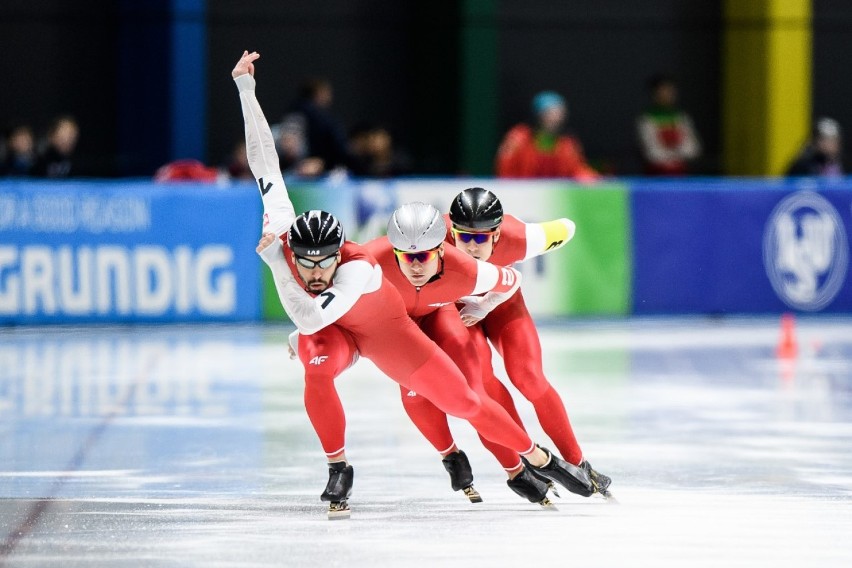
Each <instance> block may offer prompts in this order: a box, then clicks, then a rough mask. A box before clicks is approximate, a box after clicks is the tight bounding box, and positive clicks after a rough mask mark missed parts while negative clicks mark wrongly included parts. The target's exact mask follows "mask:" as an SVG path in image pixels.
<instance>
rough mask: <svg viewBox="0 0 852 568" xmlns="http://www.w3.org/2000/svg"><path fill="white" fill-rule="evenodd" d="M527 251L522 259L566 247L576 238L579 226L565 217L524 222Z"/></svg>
mask: <svg viewBox="0 0 852 568" xmlns="http://www.w3.org/2000/svg"><path fill="white" fill-rule="evenodd" d="M524 225H525V229H526V230H525V232H526V241H527V251H526V254H525V255H524V258H523V259H522V260H526V259H528V258H533V257H535V256H540V255H542V254H544V253H547V252H550V251H554V250H556V249H559V248H562V247H564V246H565V245H566V244H568V241H570V240H571V239H573V238H574V233H575V232H576V231H577V226H576V225H575V224H574V221H572V220H571V219H567V218H565V217H563V218H561V219H556V220H554V221H546V222H544V223H524Z"/></svg>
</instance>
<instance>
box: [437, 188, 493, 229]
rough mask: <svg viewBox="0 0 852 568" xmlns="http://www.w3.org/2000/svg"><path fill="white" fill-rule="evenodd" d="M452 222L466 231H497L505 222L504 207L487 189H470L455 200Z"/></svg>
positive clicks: (451, 210) (451, 215)
mask: <svg viewBox="0 0 852 568" xmlns="http://www.w3.org/2000/svg"><path fill="white" fill-rule="evenodd" d="M450 221H452V223H453V225H454V226H456V227H462V228H465V229H495V228H497V227H498V226H499V225H500V223H502V222H503V206H502V205H501V204H500V200H499V199H497V196H496V195H494V194H493V193H491V192H490V191H488V190H487V189H483V188H481V187H470V188H468V189H466V190H464V191H462V192H461V193H459V194H458V195H456V197H455V199H453V203H452V205H450Z"/></svg>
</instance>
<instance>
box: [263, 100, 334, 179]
mask: <svg viewBox="0 0 852 568" xmlns="http://www.w3.org/2000/svg"><path fill="white" fill-rule="evenodd" d="M273 137H274V138H275V149H276V151H277V152H278V160H279V162H280V163H281V172H282V173H283V174H284V175H295V176H299V177H317V176H321V175H322V174H323V173H325V163H326V162H325V160H323V159H322V158H319V157H316V156H309V155H308V137H307V119H306V117H305V115H303V114H301V113H291V114H289V115H287V116H285V117H284V119H283V120H282V121H281V122H280V123H279V124H277V125H276V126H275V128H274V129H273Z"/></svg>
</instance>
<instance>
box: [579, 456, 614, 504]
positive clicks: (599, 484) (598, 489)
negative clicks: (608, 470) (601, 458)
mask: <svg viewBox="0 0 852 568" xmlns="http://www.w3.org/2000/svg"><path fill="white" fill-rule="evenodd" d="M580 468H581V469H582V470H583V471H585V472H586V473H587V474H588V476H589V479H591V480H592V485H593V486H594V488H595V493H599V494H601V495H603V497H604V498H606V499H607V500H608V501H615V497H614V496H613V494H612V493H610V492H609V485H610V483H612V479H610V478H609V476H606V475H604V474H602V473H600V472H598V471H595V470H594V469H592V464H590V463H589V462H588V461H586V460H583V461H582V462H580Z"/></svg>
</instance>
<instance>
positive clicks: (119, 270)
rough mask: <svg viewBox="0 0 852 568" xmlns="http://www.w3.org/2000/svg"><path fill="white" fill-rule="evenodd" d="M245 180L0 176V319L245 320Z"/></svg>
mask: <svg viewBox="0 0 852 568" xmlns="http://www.w3.org/2000/svg"><path fill="white" fill-rule="evenodd" d="M260 219H261V203H260V199H258V198H257V190H256V188H254V187H253V186H251V187H248V186H241V187H227V188H218V187H216V186H211V185H204V184H195V183H182V184H170V185H156V184H153V183H151V182H147V181H139V182H127V181H122V182H118V183H116V182H113V183H109V182H83V181H76V182H53V183H46V182H33V181H5V182H3V183H0V323H3V324H9V323H13V324H29V323H87V322H172V321H235V320H254V319H258V318H259V316H260V286H259V281H260V260H259V258H258V257H257V255H256V254H254V247H255V245H256V243H257V238H258V234H259V232H260Z"/></svg>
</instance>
